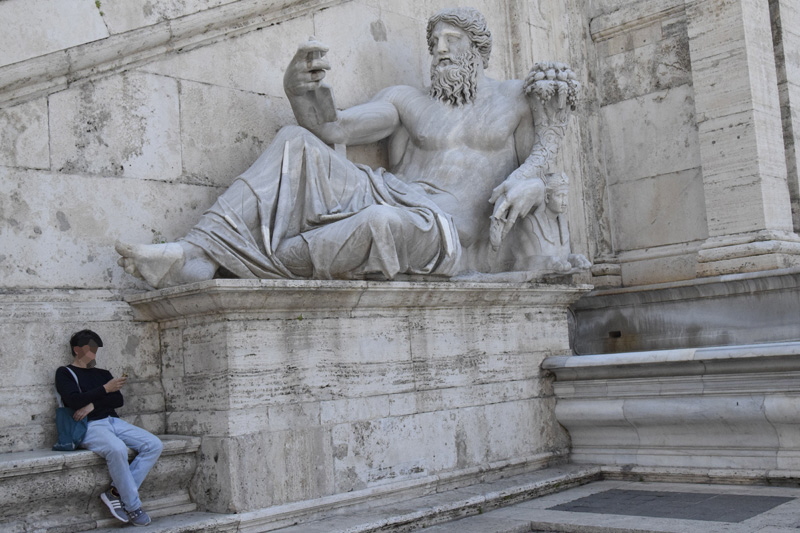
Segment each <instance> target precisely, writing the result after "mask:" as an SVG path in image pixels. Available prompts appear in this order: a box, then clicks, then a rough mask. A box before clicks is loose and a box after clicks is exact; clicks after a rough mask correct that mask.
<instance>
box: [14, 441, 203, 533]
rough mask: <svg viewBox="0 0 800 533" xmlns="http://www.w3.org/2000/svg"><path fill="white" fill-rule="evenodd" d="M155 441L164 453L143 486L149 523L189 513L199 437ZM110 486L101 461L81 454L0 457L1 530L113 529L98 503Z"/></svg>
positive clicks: (45, 452)
mask: <svg viewBox="0 0 800 533" xmlns="http://www.w3.org/2000/svg"><path fill="white" fill-rule="evenodd" d="M160 438H161V440H162V441H163V443H164V451H163V452H162V455H161V458H160V459H159V460H158V462H157V463H156V466H155V467H154V468H153V470H152V471H151V472H150V475H149V476H148V477H147V479H146V480H145V482H144V485H143V486H142V490H141V497H142V500H143V502H144V506H145V508H146V509H147V511H148V513H149V514H150V515H151V516H152V517H154V518H157V517H164V516H167V515H176V514H182V513H187V512H191V511H194V510H195V509H196V505H195V504H194V503H192V498H191V495H190V493H189V485H190V482H191V480H192V477H193V476H194V473H195V469H196V466H197V454H198V449H199V447H200V438H198V437H185V436H178V435H162V436H160ZM109 483H110V478H109V476H108V470H107V468H106V464H105V461H104V460H103V459H102V458H100V457H99V456H97V455H96V454H94V453H92V452H89V451H86V450H80V451H75V452H55V451H51V450H35V451H30V452H15V453H6V454H0V530H2V531H3V532H4V533H23V532H25V533H29V532H37V533H40V532H41V533H75V532H79V531H86V530H94V529H97V528H104V527H108V526H112V525H115V524H118V522H117V521H116V520H114V519H113V518H111V517H110V515H109V513H108V511H107V509H106V507H105V506H104V505H103V503H102V502H101V501H100V494H101V493H102V492H103V491H104V490H106V489H107V488H108V485H109Z"/></svg>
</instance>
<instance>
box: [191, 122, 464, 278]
mask: <svg viewBox="0 0 800 533" xmlns="http://www.w3.org/2000/svg"><path fill="white" fill-rule="evenodd" d="M296 236H300V237H301V238H302V239H303V240H304V241H305V242H306V243H307V245H308V251H309V253H310V255H311V262H312V266H313V272H314V273H313V276H312V277H313V278H316V279H329V278H332V277H341V278H356V277H360V276H363V275H365V274H369V273H377V272H380V273H382V274H383V275H384V276H385V277H387V278H389V279H391V278H393V277H394V276H395V275H396V274H398V273H409V274H432V273H433V274H441V275H452V274H454V273H455V271H456V268H457V265H458V261H459V258H460V255H461V246H460V244H459V240H458V233H457V231H456V228H455V225H454V224H453V221H452V218H451V217H450V216H449V215H448V214H447V213H444V212H443V211H441V209H439V207H438V206H437V205H436V204H435V203H433V202H432V201H431V200H430V199H429V198H428V197H427V196H426V195H425V194H424V192H422V191H421V190H420V189H419V188H417V187H416V186H415V185H413V184H407V183H405V182H403V181H401V180H400V179H398V178H397V177H396V176H394V175H392V174H391V173H389V172H386V171H384V169H382V168H379V169H377V170H373V169H371V168H369V167H367V166H364V165H357V164H354V163H352V162H350V161H348V160H347V159H346V158H344V157H342V156H341V155H339V154H337V153H336V152H335V151H333V150H332V149H330V147H328V146H327V145H326V144H324V143H323V142H321V141H320V140H319V139H318V138H316V137H315V136H314V135H313V134H311V133H310V132H308V131H307V130H305V129H303V128H300V127H297V126H293V127H292V126H290V127H286V128H283V129H282V130H281V131H280V132H279V133H278V135H277V136H276V138H275V140H274V141H273V143H272V144H271V145H270V147H269V148H268V149H267V150H266V151H265V152H264V153H263V154H262V155H261V157H259V158H258V160H256V162H255V163H253V165H252V166H251V167H250V168H249V169H248V170H247V171H245V172H244V173H243V174H242V175H240V176H239V177H238V178H236V180H235V181H234V182H233V184H232V185H231V186H230V188H229V189H228V190H227V191H225V192H224V193H223V194H222V195H221V196H220V197H219V198H218V199H217V202H216V203H215V204H214V205H213V206H212V207H211V208H210V209H209V210H208V211H206V213H205V214H204V215H203V217H202V218H201V220H200V222H199V223H198V224H197V225H196V226H195V227H194V228H193V229H192V230H191V231H190V232H189V234H188V235H187V236H186V237H185V240H186V241H188V242H190V243H192V244H194V245H197V246H199V247H201V248H202V249H203V250H205V251H206V253H207V254H208V255H209V256H210V257H212V258H213V259H214V260H215V261H217V262H218V263H219V264H220V265H221V266H222V267H224V268H225V269H227V270H228V271H230V272H231V273H232V274H234V275H236V276H238V277H240V278H267V279H269V278H296V277H297V276H295V275H294V274H293V273H292V272H291V271H290V270H289V269H288V268H287V267H286V266H285V265H284V263H283V262H282V261H281V259H280V257H279V256H280V253H278V251H279V248H280V246H281V244H282V243H283V242H284V241H285V240H287V239H290V238H293V237H296Z"/></svg>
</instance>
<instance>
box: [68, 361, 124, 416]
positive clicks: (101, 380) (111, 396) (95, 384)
mask: <svg viewBox="0 0 800 533" xmlns="http://www.w3.org/2000/svg"><path fill="white" fill-rule="evenodd" d="M69 367H70V368H71V369H72V371H73V372H75V375H76V376H78V381H79V382H80V384H81V387H80V390H81V391H83V392H79V391H78V384H77V383H75V378H73V377H72V374H70V373H69V370H67V369H66V367H63V366H62V367H59V368H58V370H56V390H58V393H59V394H60V395H61V401H63V402H64V405H66V406H67V407H71V408H73V409H75V410H76V411H77V410H78V409H80V408H81V407H84V406H86V405H88V404H90V403H91V404H94V410H93V411H92V412H91V413H89V414H88V415H87V418H88V419H89V420H101V419H103V418H107V417H109V416H114V417H118V415H117V412H116V411H115V410H114V409H116V408H117V407H122V405H123V403H125V402H124V400H123V399H122V393H121V392H119V391H116V392H106V389H104V388H103V385H105V384H106V383H108V382H109V381H111V380H112V379H113V376H112V375H111V372H109V371H108V370H104V369H102V368H79V367H77V366H72V365H69Z"/></svg>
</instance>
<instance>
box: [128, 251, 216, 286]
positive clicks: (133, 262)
mask: <svg viewBox="0 0 800 533" xmlns="http://www.w3.org/2000/svg"><path fill="white" fill-rule="evenodd" d="M114 248H115V249H116V250H117V253H118V254H119V255H121V256H122V257H120V258H119V260H118V261H117V264H119V266H121V267H122V268H124V269H125V272H127V273H128V274H131V275H132V276H136V277H137V278H140V279H143V280H145V281H146V282H147V283H149V284H150V285H152V286H153V287H155V288H157V289H163V288H164V287H174V286H175V285H183V284H184V283H192V282H194V281H203V280H206V279H211V278H213V277H214V273H215V272H216V270H217V266H218V265H217V264H216V263H215V262H214V261H212V260H211V259H210V258H209V257H208V256H206V255H205V252H202V250H199V249H197V247H196V246H193V245H191V244H189V243H186V242H183V241H181V242H167V243H163V244H128V243H124V242H121V241H117V243H116V244H115V245H114Z"/></svg>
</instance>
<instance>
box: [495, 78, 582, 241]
mask: <svg viewBox="0 0 800 533" xmlns="http://www.w3.org/2000/svg"><path fill="white" fill-rule="evenodd" d="M523 88H524V91H525V94H526V95H527V97H528V101H529V102H530V105H531V112H532V114H533V122H534V144H533V148H532V150H531V153H530V155H529V156H528V157H527V159H526V160H525V161H524V162H523V163H522V165H520V167H519V168H518V169H516V170H515V171H514V172H513V173H512V174H511V175H510V176H509V177H508V178H507V179H506V180H505V181H504V182H503V183H501V184H500V185H499V186H498V187H497V188H495V190H494V191H493V193H492V197H491V198H490V200H489V201H490V202H492V203H494V204H495V208H494V212H493V213H492V223H491V224H492V225H491V233H490V239H491V244H492V247H493V248H495V249H497V248H498V247H499V246H500V242H501V241H502V239H503V238H504V237H505V236H506V235H507V234H508V232H509V231H510V230H511V228H512V227H513V226H514V223H515V222H516V221H517V219H518V218H520V217H524V216H525V215H527V214H528V213H529V212H530V211H531V209H532V208H534V207H535V206H537V205H540V204H541V203H542V202H543V201H544V191H545V180H544V177H545V174H546V173H547V170H548V167H549V166H550V164H551V163H552V162H553V160H554V159H555V156H556V153H558V149H559V147H560V145H561V141H562V139H563V138H564V134H565V132H566V128H567V122H568V121H569V116H570V111H574V110H575V105H576V103H577V98H578V91H579V89H580V83H579V82H578V81H577V76H576V75H575V73H574V72H573V71H572V69H570V67H569V66H568V65H566V64H564V63H559V62H541V63H536V65H534V67H533V69H531V71H530V73H529V74H528V76H527V78H526V79H525V84H524V86H523Z"/></svg>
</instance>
